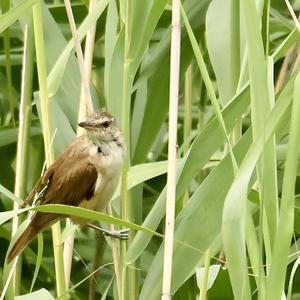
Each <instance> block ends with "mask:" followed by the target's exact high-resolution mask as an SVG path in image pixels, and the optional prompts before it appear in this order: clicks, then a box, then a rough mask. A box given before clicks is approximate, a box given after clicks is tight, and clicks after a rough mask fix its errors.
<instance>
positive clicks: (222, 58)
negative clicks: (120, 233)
mask: <svg viewBox="0 0 300 300" xmlns="http://www.w3.org/2000/svg"><path fill="white" fill-rule="evenodd" d="M90 1H92V0H90ZM67 2H68V1H63V0H45V1H42V0H0V12H1V14H0V166H1V168H0V224H1V226H0V239H1V245H2V246H1V248H0V253H1V255H0V257H1V259H0V260H1V264H0V294H1V295H0V299H1V300H2V299H3V298H2V297H4V296H5V298H6V299H14V297H15V296H16V295H26V294H27V297H29V298H26V296H23V297H22V296H19V297H18V298H16V299H19V300H22V299H54V298H59V299H68V298H70V299H75V300H77V299H122V300H123V299H126V300H127V299H143V300H151V299H160V297H161V292H162V278H163V268H164V263H165V262H164V259H163V250H164V248H163V245H164V244H163V240H164V229H165V227H164V220H165V207H166V194H167V189H166V182H167V158H168V121H169V120H168V116H169V111H170V108H169V81H170V80H169V79H170V60H171V58H170V43H171V32H172V26H171V19H172V7H171V1H167V0H146V1H143V0H123V1H118V0H97V1H92V2H91V3H89V1H87V0H82V1H80V0H76V1H75V0H74V1H71V5H72V12H73V15H74V19H75V23H76V28H77V30H78V32H77V36H78V39H79V40H80V41H81V47H82V50H83V54H84V60H85V67H86V69H85V70H84V69H83V68H82V65H81V68H80V67H79V66H80V63H82V62H81V54H80V52H78V51H79V50H80V49H78V47H77V48H76V51H75V47H74V41H73V40H72V32H71V29H70V24H69V19H68V17H67V14H66V8H65V3H67ZM287 2H288V1H287ZM290 4H291V7H292V8H293V9H294V10H295V11H296V13H297V10H299V8H300V7H299V1H290ZM297 27H298V29H299V28H300V26H299V24H297V21H296V18H295V17H294V18H293V16H292V12H291V10H289V9H288V7H287V6H286V2H285V1H279V0H272V1H263V0H258V1H253V0H243V1H239V0H213V1H210V0H202V1H199V0H185V1H182V7H181V45H180V53H181V57H180V77H179V80H180V84H179V109H178V126H177V128H178V130H177V140H178V148H177V149H178V151H177V154H178V160H177V166H176V170H177V183H176V200H177V201H176V213H175V215H176V219H175V232H174V250H173V266H172V284H171V293H172V295H173V299H176V300H179V299H198V298H199V299H201V300H204V299H206V298H207V299H238V300H240V299H267V300H269V299H272V300H273V299H275V300H276V299H278V300H280V299H283V298H282V297H283V294H285V297H286V299H289V300H291V299H298V298H299V294H300V288H299V285H297V282H298V281H299V280H300V273H299V272H298V265H299V262H300V259H299V250H298V245H299V236H298V235H300V200H299V199H300V197H299V194H300V181H299V174H300V172H299V163H298V161H299V144H300V127H299V124H300V77H299V76H300V75H299V73H298V71H299V67H300V64H299V58H300V56H299V45H298V44H299V41H300V34H299V32H298V29H297ZM93 30H95V36H93ZM73 34H74V33H73ZM87 35H88V36H89V37H88V38H86V36H87ZM75 44H76V43H75ZM77 46H78V43H77ZM178 46H179V45H178ZM89 55H91V58H92V61H89ZM77 58H78V59H77ZM89 62H91V63H90V64H89ZM82 78H84V80H83V85H82V86H84V87H85V88H84V89H83V91H84V92H81V84H82ZM89 78H90V93H89V91H88V89H87V84H88V81H89ZM89 94H91V98H92V103H93V105H91V102H89V101H88V98H89ZM81 96H82V97H81ZM84 99H87V100H86V101H87V111H90V110H91V107H92V106H93V107H94V109H95V110H96V109H106V110H108V111H110V112H111V113H112V114H113V115H114V116H115V117H116V118H117V120H118V123H119V125H120V126H121V127H122V129H123V133H124V136H125V138H126V141H127V146H128V156H127V160H126V163H125V166H124V169H123V175H122V178H121V180H120V186H119V187H118V189H117V191H116V193H115V195H114V197H113V200H112V205H111V210H112V214H113V216H109V215H107V214H103V213H99V212H91V211H88V210H85V209H80V208H76V207H72V208H69V207H66V206H62V205H44V206H39V207H37V208H33V209H35V210H39V211H44V212H45V211H47V212H57V213H62V214H72V215H76V216H81V217H86V218H89V219H91V220H93V221H97V222H100V225H101V226H103V227H105V228H109V227H111V226H112V224H114V226H115V228H122V227H129V228H131V238H130V239H129V240H128V241H127V242H124V241H121V242H120V241H115V240H111V239H110V238H107V242H104V241H105V240H104V238H103V236H100V235H99V234H98V233H95V232H94V231H93V230H92V229H91V228H87V227H83V228H77V227H74V226H73V225H72V224H68V223H66V222H65V221H64V220H63V221H61V222H60V223H61V224H60V225H59V224H56V225H54V226H53V227H52V235H51V231H50V230H49V229H47V230H45V231H44V232H43V235H39V237H38V238H37V239H35V240H34V241H33V242H32V243H31V244H30V245H29V247H27V248H26V249H25V251H24V252H23V255H22V256H21V257H20V259H19V261H18V263H17V265H16V266H14V267H15V272H14V274H13V273H12V271H11V270H12V266H11V265H10V266H8V265H7V264H6V263H5V256H6V253H7V249H8V247H9V246H11V245H12V243H13V241H14V240H15V238H16V237H15V236H16V235H18V234H20V231H21V230H22V228H24V226H26V221H25V222H24V220H26V212H28V210H29V208H28V209H25V211H26V212H24V210H21V209H19V206H18V205H19V204H20V203H22V200H24V199H25V197H26V195H27V194H28V192H30V190H31V189H32V187H33V185H34V184H35V182H36V181H37V180H38V178H39V177H40V175H41V173H42V171H43V166H44V165H47V166H49V164H51V162H53V161H54V160H55V157H57V155H58V154H59V153H61V151H62V150H63V149H64V148H65V146H66V145H67V144H69V143H70V142H71V140H72V139H73V138H74V137H75V136H76V134H77V133H78V132H77V123H78V117H79V118H80V119H82V118H84V116H85V115H86V110H85V108H86V107H85V104H84V103H85V102H84ZM109 210H110V208H109ZM17 213H19V217H17ZM73 234H75V243H74V251H73V255H72V254H71V252H68V253H67V258H69V259H71V261H72V270H71V275H70V278H68V276H67V277H66V280H65V271H64V270H65V267H66V266H67V261H68V259H66V258H65V259H64V258H63V247H62V241H65V240H67V241H68V243H69V239H70V236H72V235H73ZM72 256H73V257H72ZM67 269H68V267H67ZM12 274H13V276H11V275H12ZM69 279H70V284H68V282H69ZM4 294H5V295H4Z"/></svg>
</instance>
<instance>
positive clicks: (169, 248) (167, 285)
mask: <svg viewBox="0 0 300 300" xmlns="http://www.w3.org/2000/svg"><path fill="white" fill-rule="evenodd" d="M179 66H180V0H173V2H172V39H171V64H170V95H169V145H168V178H167V203H166V224H165V246H164V268H163V288H162V299H163V300H167V299H171V279H172V258H173V237H174V218H175V201H176V154H177V114H178V88H179Z"/></svg>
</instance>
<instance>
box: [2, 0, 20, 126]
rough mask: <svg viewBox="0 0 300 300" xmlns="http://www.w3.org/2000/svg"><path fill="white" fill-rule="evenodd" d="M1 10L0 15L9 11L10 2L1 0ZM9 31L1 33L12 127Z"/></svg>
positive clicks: (12, 105) (13, 117)
mask: <svg viewBox="0 0 300 300" xmlns="http://www.w3.org/2000/svg"><path fill="white" fill-rule="evenodd" d="M0 3H1V9H2V13H5V12H7V11H8V10H9V6H10V1H9V0H2V1H0ZM9 31H10V29H9V28H7V29H6V30H5V31H4V32H3V33H2V35H3V44H4V52H5V69H6V78H7V91H8V101H9V110H10V114H11V119H12V121H13V125H14V126H15V125H16V122H15V115H14V103H13V93H12V74H11V62H10V33H9Z"/></svg>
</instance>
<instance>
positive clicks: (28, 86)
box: [12, 19, 34, 295]
mask: <svg viewBox="0 0 300 300" xmlns="http://www.w3.org/2000/svg"><path fill="white" fill-rule="evenodd" d="M24 41H25V42H24V55H23V71H22V86H21V101H20V110H19V134H18V144H17V158H16V178H15V191H14V192H15V195H16V196H17V197H20V198H21V199H24V198H25V196H26V183H27V171H28V155H29V154H28V151H29V140H30V116H31V99H32V80H33V55H34V43H33V28H32V20H31V19H30V21H29V22H28V24H27V25H26V27H25V32H24ZM18 208H19V205H18V204H17V203H16V202H15V203H14V210H17V209H18ZM18 224H19V217H18V216H16V217H15V218H14V219H13V226H12V235H14V234H15V233H16V231H17V228H18ZM21 272H22V256H21V255H20V256H19V259H18V264H17V268H16V271H15V275H14V294H15V295H18V294H19V292H20V287H21V286H20V284H21Z"/></svg>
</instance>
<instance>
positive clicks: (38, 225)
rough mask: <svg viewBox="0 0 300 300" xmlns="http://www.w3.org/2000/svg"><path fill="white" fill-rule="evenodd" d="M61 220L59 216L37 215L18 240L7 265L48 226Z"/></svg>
mask: <svg viewBox="0 0 300 300" xmlns="http://www.w3.org/2000/svg"><path fill="white" fill-rule="evenodd" d="M58 218H59V215H57V214H50V213H36V214H35V215H34V216H33V218H32V220H31V222H30V224H29V225H28V227H27V228H26V229H25V231H24V232H23V233H22V234H21V236H20V237H19V238H18V239H17V241H16V242H15V244H14V245H13V247H12V249H11V250H10V252H9V254H8V256H7V263H10V262H11V261H12V260H13V259H14V258H15V257H16V256H17V255H19V254H20V253H21V252H22V251H23V249H24V248H25V247H26V246H27V245H28V244H29V243H30V242H31V241H32V240H33V238H34V237H35V236H36V235H37V234H38V233H39V232H41V231H42V230H43V229H44V228H46V227H47V226H48V225H51V224H53V223H55V222H56V221H57V220H58Z"/></svg>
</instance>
